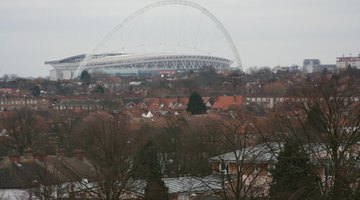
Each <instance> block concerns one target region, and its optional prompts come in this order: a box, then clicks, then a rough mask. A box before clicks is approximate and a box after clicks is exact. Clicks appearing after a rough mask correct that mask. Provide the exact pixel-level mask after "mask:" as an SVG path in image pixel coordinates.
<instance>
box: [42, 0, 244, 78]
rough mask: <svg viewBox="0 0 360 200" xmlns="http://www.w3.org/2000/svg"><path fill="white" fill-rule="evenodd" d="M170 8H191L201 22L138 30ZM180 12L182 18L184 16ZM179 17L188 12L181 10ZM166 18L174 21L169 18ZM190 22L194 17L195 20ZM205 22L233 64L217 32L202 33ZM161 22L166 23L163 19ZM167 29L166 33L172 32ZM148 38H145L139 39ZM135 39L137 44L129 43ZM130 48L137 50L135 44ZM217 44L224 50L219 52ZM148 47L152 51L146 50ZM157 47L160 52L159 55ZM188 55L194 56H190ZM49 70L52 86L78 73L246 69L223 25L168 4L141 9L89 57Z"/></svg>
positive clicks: (176, 0) (171, 0)
mask: <svg viewBox="0 0 360 200" xmlns="http://www.w3.org/2000/svg"><path fill="white" fill-rule="evenodd" d="M168 6H182V7H185V8H190V9H192V10H195V11H196V13H199V15H200V16H197V17H196V19H198V20H194V19H192V18H190V19H189V20H188V21H187V22H186V23H184V22H183V21H176V19H180V20H181V19H183V18H184V16H188V15H183V14H182V15H181V16H178V17H177V18H175V21H171V22H168V23H170V24H168V26H166V25H165V24H164V23H156V22H157V20H152V21H149V22H148V23H147V24H138V23H139V21H145V19H153V18H151V17H147V16H144V17H143V18H141V17H142V16H143V15H144V13H147V12H151V11H152V10H154V9H159V8H161V7H168ZM166 10H168V9H166ZM166 10H165V9H164V10H163V11H161V12H156V13H163V12H164V11H166ZM170 11H171V10H170ZM176 12H178V13H180V11H176ZM181 13H184V12H183V11H182V10H181ZM168 14H169V15H171V13H168ZM156 15H158V14H156ZM189 16H190V17H191V15H189ZM203 17H204V18H205V19H203V20H207V21H209V22H211V24H210V26H209V27H210V28H215V29H217V31H218V33H220V36H221V39H222V40H221V41H223V39H225V41H226V43H227V45H228V47H229V50H231V54H232V55H233V60H232V59H228V58H225V57H228V54H226V55H224V54H221V53H220V52H221V50H222V49H226V48H225V46H224V44H223V42H221V41H220V42H218V41H219V40H217V39H219V38H216V37H215V36H214V33H215V34H216V31H213V30H212V29H210V30H208V29H206V28H203V26H204V24H206V23H203V22H204V21H202V20H201V19H202V18H203ZM138 18H140V19H138ZM160 18H164V16H162V17H160ZM194 21H198V23H197V24H196V23H195V22H194ZM193 23H195V26H196V25H197V26H196V27H195V26H190V27H192V28H189V27H188V26H182V25H184V24H185V25H189V24H190V25H191V24H193ZM136 25H138V26H136ZM149 26H150V27H149ZM125 27H126V28H125ZM135 27H139V28H140V29H139V30H138V29H136V28H135ZM166 27H168V28H169V30H168V29H167V28H166ZM171 27H176V28H178V29H179V30H178V29H176V28H175V30H174V29H171ZM167 31H169V32H167ZM144 32H145V33H147V34H145V35H141V33H144ZM152 33H153V34H152ZM160 33H161V34H160ZM137 34H140V35H137ZM136 36H137V37H136ZM147 36H149V38H150V39H148V37H147ZM150 36H152V37H150ZM158 36H160V37H158ZM132 37H134V38H136V39H134V40H131V38H132ZM209 37H210V38H209ZM116 39H118V40H116ZM202 39H204V40H206V39H207V40H206V42H201V41H202ZM158 40H159V41H158ZM169 40H170V43H169ZM132 42H133V43H134V44H131V43H132ZM218 43H219V45H220V46H218V47H217V48H216V45H217V44H218ZM226 43H225V44H226ZM154 44H155V45H154ZM174 44H175V45H174ZM166 45H168V47H170V49H167V50H164V49H163V48H164V46H166ZM201 45H203V46H201ZM147 46H148V47H150V48H149V49H146V47H147ZM156 46H157V47H158V48H159V49H156ZM133 47H140V48H139V49H138V50H135V49H131V48H133ZM178 47H181V48H186V50H185V51H184V49H181V52H178V51H177V50H178V49H177V48H178ZM190 51H195V52H191V53H190ZM200 51H201V53H200ZM218 51H220V52H218ZM104 52H122V53H104ZM129 52H131V53H129ZM210 52H212V53H210ZM45 64H49V65H51V66H52V67H53V69H51V70H50V79H51V80H59V79H60V80H62V79H72V78H76V77H79V75H80V73H81V72H82V71H84V70H87V71H88V72H90V73H95V72H99V73H101V74H105V75H117V76H151V75H155V74H164V73H167V74H169V73H170V74H172V73H177V72H186V71H190V70H191V71H199V70H201V69H203V68H208V67H212V68H214V69H216V70H225V69H229V68H231V67H232V65H233V64H235V65H234V67H236V68H240V69H241V67H242V66H241V61H240V57H239V54H238V51H237V48H236V46H235V44H234V42H233V40H232V38H231V37H230V34H229V33H228V32H227V30H226V29H225V27H224V26H223V24H222V23H221V22H220V21H219V20H218V19H217V18H216V17H215V16H214V15H213V14H212V13H211V12H210V11H208V10H207V9H205V8H204V7H202V6H200V5H198V4H195V3H193V2H189V1H185V0H165V1H160V2H156V3H153V4H150V5H148V6H146V7H144V8H141V9H139V10H137V11H136V12H134V13H133V14H131V15H130V16H128V17H127V18H125V19H124V20H123V21H121V22H120V23H119V24H117V25H116V26H115V27H114V28H113V29H112V30H111V31H110V32H108V33H107V34H106V35H105V36H104V37H103V38H102V39H101V40H100V41H99V42H98V43H97V44H96V45H95V47H94V48H93V49H92V51H91V52H89V53H87V54H82V55H76V56H72V57H68V58H64V59H61V60H55V61H46V62H45Z"/></svg>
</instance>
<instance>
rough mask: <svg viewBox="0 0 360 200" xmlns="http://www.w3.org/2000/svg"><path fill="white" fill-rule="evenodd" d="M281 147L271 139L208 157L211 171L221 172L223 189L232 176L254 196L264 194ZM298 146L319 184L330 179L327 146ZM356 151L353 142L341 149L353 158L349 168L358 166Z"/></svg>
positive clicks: (358, 148) (356, 168)
mask: <svg viewBox="0 0 360 200" xmlns="http://www.w3.org/2000/svg"><path fill="white" fill-rule="evenodd" d="M283 146H284V145H283V144H282V143H275V142H270V143H261V144H257V145H253V146H248V147H245V148H243V149H240V150H236V151H234V152H228V153H225V154H221V155H218V156H214V157H211V158H210V159H209V162H210V164H211V166H212V168H213V173H214V174H221V176H222V177H223V181H224V182H225V190H226V189H227V188H229V187H230V186H227V185H231V182H232V181H229V180H233V181H234V182H235V181H237V179H236V177H239V178H240V182H241V183H242V184H243V185H244V190H246V189H247V188H249V189H253V188H254V189H259V190H257V191H256V192H257V195H258V197H266V196H267V195H268V192H269V189H270V183H271V182H272V175H271V170H274V169H275V167H276V163H277V156H278V155H279V153H280V151H281V150H282V148H283ZM342 148H343V147H340V148H339V151H342ZM301 149H302V150H303V151H304V152H305V153H306V154H308V155H309V159H310V162H311V163H312V164H313V166H314V170H316V174H317V175H318V176H319V178H320V180H321V181H322V183H323V184H329V180H330V181H331V180H332V174H331V173H329V169H330V168H331V164H330V163H329V159H330V158H331V155H330V153H329V146H328V145H326V144H325V143H308V144H304V145H302V146H301ZM359 152H360V145H355V146H353V147H352V148H350V150H349V152H345V155H347V156H346V157H347V159H349V160H352V161H356V162H355V163H354V165H353V167H354V169H355V170H357V171H359V169H360V161H359V159H358V157H359ZM327 163H329V164H327ZM238 175H239V176H238ZM224 177H225V178H224ZM228 178H229V179H228ZM330 184H331V183H330Z"/></svg>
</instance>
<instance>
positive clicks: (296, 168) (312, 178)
mask: <svg viewBox="0 0 360 200" xmlns="http://www.w3.org/2000/svg"><path fill="white" fill-rule="evenodd" d="M277 159H278V162H277V164H276V168H275V169H274V170H273V171H272V177H273V181H272V184H271V188H270V200H283V199H294V200H295V199H296V200H297V199H306V200H309V199H318V197H319V195H320V189H319V185H318V183H319V182H318V177H317V176H316V174H315V173H314V171H313V168H312V166H311V164H310V160H309V158H308V156H307V155H306V154H305V153H304V152H303V151H301V150H300V149H299V148H298V147H297V146H296V145H295V144H292V143H289V142H287V143H285V146H284V149H283V151H281V152H280V153H279V156H278V158H277Z"/></svg>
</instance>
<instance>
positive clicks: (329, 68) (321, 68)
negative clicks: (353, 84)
mask: <svg viewBox="0 0 360 200" xmlns="http://www.w3.org/2000/svg"><path fill="white" fill-rule="evenodd" d="M324 71H328V72H335V71H336V65H318V66H314V68H313V72H324Z"/></svg>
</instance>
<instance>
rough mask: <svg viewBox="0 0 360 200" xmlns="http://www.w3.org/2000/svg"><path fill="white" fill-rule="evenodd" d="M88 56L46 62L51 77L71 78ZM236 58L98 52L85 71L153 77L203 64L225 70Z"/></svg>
mask: <svg viewBox="0 0 360 200" xmlns="http://www.w3.org/2000/svg"><path fill="white" fill-rule="evenodd" d="M85 57H86V55H85V54H82V55H77V56H72V57H69V58H64V59H61V60H57V61H47V62H45V64H49V65H51V66H52V67H53V68H54V69H52V70H50V79H51V80H58V79H60V80H61V79H71V78H73V76H74V74H75V72H76V70H77V69H78V67H79V66H80V64H81V63H82V62H83V60H84V59H85ZM232 63H233V61H231V60H228V59H225V58H220V57H214V56H205V55H176V54H144V55H138V54H114V53H113V54H98V55H93V56H92V59H91V60H90V61H89V62H87V64H86V70H88V71H89V72H90V73H94V72H100V73H103V74H107V75H118V76H149V75H150V76H151V75H156V74H163V73H176V72H185V71H190V70H192V71H198V70H201V69H202V68H204V67H212V68H214V69H217V70H224V69H227V68H229V67H230V66H231V64H232Z"/></svg>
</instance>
